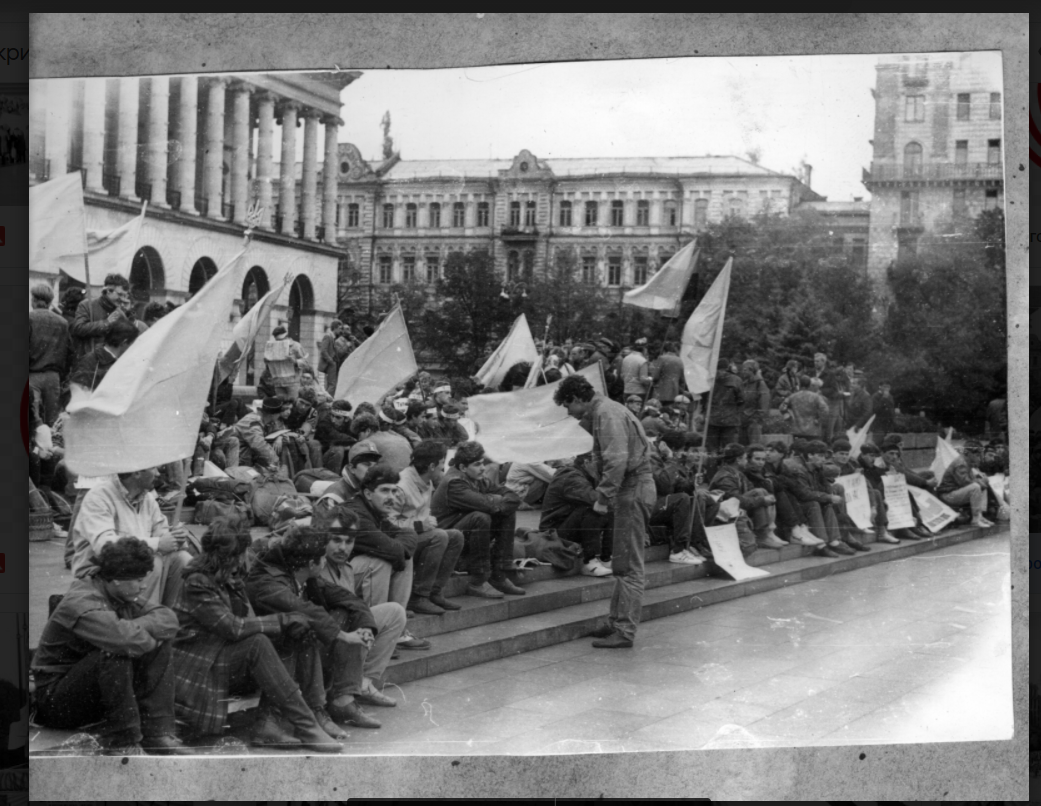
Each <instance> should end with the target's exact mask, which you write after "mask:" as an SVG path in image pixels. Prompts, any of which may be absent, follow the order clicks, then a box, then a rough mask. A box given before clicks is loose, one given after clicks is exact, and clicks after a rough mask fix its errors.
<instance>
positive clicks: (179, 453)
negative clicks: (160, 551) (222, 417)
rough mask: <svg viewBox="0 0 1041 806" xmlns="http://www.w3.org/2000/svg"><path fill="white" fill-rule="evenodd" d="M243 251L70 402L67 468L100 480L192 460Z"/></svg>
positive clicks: (237, 286) (239, 283)
mask: <svg viewBox="0 0 1041 806" xmlns="http://www.w3.org/2000/svg"><path fill="white" fill-rule="evenodd" d="M245 253H246V250H242V251H241V252H239V253H238V254H237V255H236V256H235V257H234V258H232V259H231V261H229V263H228V264H227V265H225V266H224V267H223V268H222V269H221V270H220V271H218V272H217V274H216V275H214V276H213V277H212V278H211V279H210V281H209V282H208V283H206V285H204V286H203V287H202V289H201V290H200V291H199V293H198V294H196V295H195V296H194V297H192V298H191V299H190V300H188V301H187V302H186V303H184V304H183V305H181V306H180V307H178V308H177V309H175V310H174V311H172V312H171V313H169V314H167V315H166V316H164V317H163V318H161V319H160V320H159V321H158V322H156V323H155V324H154V325H152V327H150V328H149V329H148V330H146V331H145V332H144V333H142V334H141V335H140V336H138V338H137V340H136V341H135V342H134V343H133V344H132V345H131V346H130V349H128V350H127V351H126V352H125V353H124V354H123V355H122V356H120V358H119V360H117V361H116V363H115V364H113V365H112V368H111V369H110V370H109V371H108V374H107V375H106V376H105V378H104V379H103V380H102V381H101V383H100V384H98V388H97V389H95V390H94V393H93V394H91V395H89V396H84V397H82V398H80V399H79V400H75V401H73V402H72V403H70V404H69V407H68V412H69V419H68V421H67V422H66V423H65V462H66V464H67V465H68V466H69V469H70V470H72V471H73V472H74V473H77V474H79V475H82V476H105V475H110V474H112V473H124V472H131V471H134V470H140V469H142V468H146V467H155V466H157V465H162V464H167V463H169V462H173V461H176V460H178V459H183V458H184V457H186V456H191V455H192V453H193V452H194V450H195V444H196V441H197V440H198V437H199V422H200V421H201V419H202V412H203V409H204V408H205V406H206V398H207V395H208V393H209V389H210V383H211V382H212V380H213V365H214V362H215V361H216V360H217V351H218V350H219V349H220V337H221V332H222V329H223V328H224V327H225V325H226V323H227V321H228V311H230V310H231V305H232V302H233V301H234V300H235V297H236V296H237V295H238V293H239V291H240V290H241V288H242V275H243V271H242V269H243V265H244V260H243V256H244V255H245Z"/></svg>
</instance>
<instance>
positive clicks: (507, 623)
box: [383, 523, 1009, 684]
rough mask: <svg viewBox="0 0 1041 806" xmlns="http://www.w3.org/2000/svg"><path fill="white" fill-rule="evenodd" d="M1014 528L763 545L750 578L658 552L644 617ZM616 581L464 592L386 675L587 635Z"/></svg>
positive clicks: (467, 662) (573, 580) (394, 679)
mask: <svg viewBox="0 0 1041 806" xmlns="http://www.w3.org/2000/svg"><path fill="white" fill-rule="evenodd" d="M1008 528H1009V527H1008V524H1007V523H1001V524H997V525H996V526H994V527H991V528H990V529H986V530H984V529H974V528H970V527H965V528H960V529H950V530H947V531H944V532H941V533H940V534H939V535H936V536H934V537H932V538H927V539H925V540H917V541H910V540H908V541H903V542H901V543H899V544H886V543H871V546H872V548H871V551H868V552H858V553H857V554H856V555H854V556H850V557H845V556H844V557H840V558H838V559H830V558H826V557H816V556H813V549H812V548H810V547H806V546H787V547H785V548H783V549H767V550H760V551H757V552H756V553H755V554H753V555H752V557H750V558H749V565H756V566H765V567H767V568H768V569H769V571H770V576H766V577H758V578H756V579H750V580H744V581H734V580H731V579H729V578H722V577H720V576H710V575H709V574H708V572H707V566H680V565H672V564H670V563H669V562H668V561H667V559H665V560H664V561H663V560H661V559H656V560H654V561H652V562H648V563H647V564H646V573H647V587H646V590H645V593H644V599H643V610H642V616H641V621H649V620H652V619H656V618H662V617H663V616H671V615H674V614H676V613H681V612H684V611H687V610H694V609H697V608H700V607H705V606H707V605H711V604H715V603H717V602H722V601H726V600H728V599H734V598H737V597H739V596H748V595H752V594H755V593H759V592H760V591H767V590H773V589H775V588H779V587H786V586H788V585H794V584H797V583H799V582H805V581H808V580H811V579H818V578H820V577H823V576H828V575H830V574H837V573H845V572H848V571H854V570H856V569H858V568H864V567H867V566H869V565H876V564H878V563H881V562H890V561H893V560H898V559H903V558H905V557H910V556H912V555H915V554H922V553H924V552H928V551H932V550H934V549H938V548H942V547H945V546H949V545H953V544H956V543H962V542H965V541H968V540H973V539H975V538H978V537H982V536H984V535H985V534H993V533H996V532H1000V531H1008ZM868 540H871V538H869V539H868ZM865 542H868V541H865ZM655 549H658V550H664V549H665V547H664V546H662V547H652V549H650V550H649V552H650V553H651V554H652V555H653V554H657V553H658V552H656V551H655ZM540 570H541V569H540ZM613 585H614V581H613V578H612V577H603V578H592V577H582V576H563V577H561V578H556V579H540V580H539V581H535V582H531V583H530V584H529V583H525V588H526V589H527V590H528V593H527V594H526V595H525V596H522V597H520V596H516V597H513V596H511V597H506V599H504V600H484V599H475V598H474V597H462V598H461V599H460V600H459V601H460V603H461V604H463V609H462V610H460V611H455V612H449V613H446V614H445V615H444V616H418V617H416V618H414V619H410V620H409V629H410V630H412V632H413V634H415V635H417V636H436V637H434V638H433V640H431V644H432V647H431V648H430V649H429V650H407V649H402V650H400V651H399V652H400V655H401V657H400V659H398V660H396V661H391V663H390V665H389V666H388V667H387V671H386V673H385V675H384V677H383V682H385V683H398V684H400V683H405V682H409V681H413V680H420V679H422V678H424V677H429V676H432V675H436V674H442V673H444V672H450V671H455V670H457V669H463V668H466V667H468V666H473V665H476V664H479V663H486V662H488V661H491V660H496V659H498V658H504V657H509V656H510V655H515V654H518V653H521V652H528V651H531V650H533V649H539V648H541V647H545V646H550V645H552V644H558V643H563V642H565V641H571V640H574V639H576V638H581V637H583V636H586V635H588V634H589V632H590V630H592V629H593V628H594V627H595V626H597V624H598V623H600V622H602V621H603V619H604V617H605V616H606V614H607V602H606V601H604V600H606V599H609V598H610V596H611V591H612V589H613ZM449 618H451V619H452V620H451V621H445V623H444V624H437V623H436V622H437V621H442V620H446V619H449ZM463 625H467V626H463ZM637 640H639V638H637Z"/></svg>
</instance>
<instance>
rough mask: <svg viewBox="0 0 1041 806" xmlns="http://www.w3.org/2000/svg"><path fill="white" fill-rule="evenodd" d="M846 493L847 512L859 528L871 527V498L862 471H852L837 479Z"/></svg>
mask: <svg viewBox="0 0 1041 806" xmlns="http://www.w3.org/2000/svg"><path fill="white" fill-rule="evenodd" d="M835 481H836V483H838V484H841V485H842V487H843V489H844V490H845V494H846V514H847V515H849V517H850V520H852V521H853V523H855V524H856V525H857V528H858V529H870V528H871V499H870V498H869V497H868V486H867V479H865V478H864V477H863V476H862V475H861V474H860V473H850V474H849V475H847V476H839V477H838V478H837V479H835Z"/></svg>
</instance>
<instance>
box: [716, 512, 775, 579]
mask: <svg viewBox="0 0 1041 806" xmlns="http://www.w3.org/2000/svg"><path fill="white" fill-rule="evenodd" d="M705 534H706V535H707V536H708V543H709V545H710V546H711V547H712V562H714V563H715V564H716V565H718V566H719V567H720V568H721V569H722V570H723V573H725V574H726V575H727V576H729V577H730V578H731V579H737V580H742V579H754V578H755V577H767V576H770V572H769V571H764V570H763V569H762V568H752V567H751V566H748V565H746V564H745V558H744V556H743V555H742V554H741V546H740V545H739V544H738V541H737V527H736V526H735V525H734V524H732V523H728V524H725V525H724V526H706V527H705Z"/></svg>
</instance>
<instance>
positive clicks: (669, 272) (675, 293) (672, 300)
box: [622, 241, 698, 316]
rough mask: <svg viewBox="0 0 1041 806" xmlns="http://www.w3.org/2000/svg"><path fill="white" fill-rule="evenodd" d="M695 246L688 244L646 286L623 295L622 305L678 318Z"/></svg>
mask: <svg viewBox="0 0 1041 806" xmlns="http://www.w3.org/2000/svg"><path fill="white" fill-rule="evenodd" d="M696 244H697V241H691V242H690V243H689V244H687V245H686V246H684V247H683V248H682V249H680V251H678V252H677V253H676V254H675V255H673V256H672V257H671V258H669V260H668V262H666V264H665V265H664V266H662V267H661V268H660V269H658V271H657V272H655V273H654V274H653V275H652V276H651V279H649V280H648V281H647V282H646V283H644V284H643V285H641V286H638V287H637V288H634V289H633V290H632V291H627V292H626V293H625V294H624V295H623V296H622V302H624V303H625V304H626V305H636V306H638V307H640V308H651V309H653V310H656V311H667V312H672V311H675V313H672V315H673V316H678V315H679V311H678V308H679V304H680V300H682V299H683V292H684V291H685V290H686V288H687V283H688V282H690V275H691V274H692V273H693V272H694V267H695V266H696V265H697V262H698V253H697V251H696V250H695V245H696Z"/></svg>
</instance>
